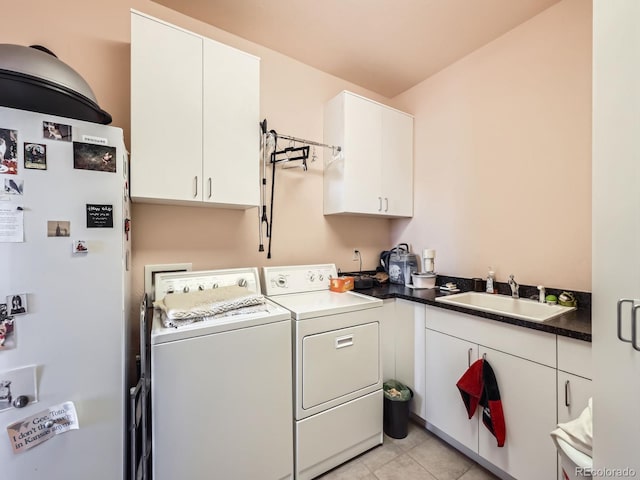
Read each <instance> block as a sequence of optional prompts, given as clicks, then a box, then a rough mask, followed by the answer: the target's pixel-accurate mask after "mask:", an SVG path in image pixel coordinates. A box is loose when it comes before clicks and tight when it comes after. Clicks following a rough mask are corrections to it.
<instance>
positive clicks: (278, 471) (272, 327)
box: [150, 268, 293, 480]
mask: <svg viewBox="0 0 640 480" xmlns="http://www.w3.org/2000/svg"><path fill="white" fill-rule="evenodd" d="M236 284H239V285H243V286H244V285H246V286H247V288H248V289H249V290H250V291H253V292H256V293H260V292H261V290H260V282H259V276H258V270H257V269H256V268H243V269H231V270H213V271H206V272H182V273H173V274H168V273H165V274H158V275H157V276H156V299H159V298H164V296H165V295H167V294H170V292H181V291H188V290H195V289H209V288H215V287H223V286H228V285H236ZM150 343H151V409H152V422H151V423H152V454H151V455H152V459H153V460H152V467H153V478H154V479H155V480H175V479H178V478H185V479H189V480H198V479H202V480H205V479H207V480H208V479H211V478H221V479H222V478H225V479H227V478H228V479H235V478H237V479H241V478H245V479H253V478H255V479H258V478H260V479H269V480H280V479H291V478H293V435H292V428H293V426H292V418H291V417H292V415H291V410H292V400H291V389H292V378H291V377H292V374H291V314H290V313H289V311H288V310H285V309H284V308H282V307H280V306H278V305H276V304H274V303H273V302H270V301H268V300H267V302H266V303H265V304H264V309H262V310H261V311H259V312H255V311H254V312H252V313H247V314H236V315H230V316H226V317H221V318H218V319H211V320H205V321H200V322H196V323H192V324H189V325H185V326H181V327H178V328H173V327H170V328H165V327H163V325H162V323H161V321H160V319H159V312H158V310H155V311H154V319H153V326H152V331H151V342H150Z"/></svg>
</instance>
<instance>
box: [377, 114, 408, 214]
mask: <svg viewBox="0 0 640 480" xmlns="http://www.w3.org/2000/svg"><path fill="white" fill-rule="evenodd" d="M381 181H382V185H381V195H382V199H383V208H382V210H383V213H384V214H386V215H394V216H403V217H411V216H413V117H411V116H410V115H407V114H406V113H402V112H399V111H397V110H394V109H391V108H384V107H383V108H382V180H381Z"/></svg>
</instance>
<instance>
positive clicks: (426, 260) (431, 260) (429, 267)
mask: <svg viewBox="0 0 640 480" xmlns="http://www.w3.org/2000/svg"><path fill="white" fill-rule="evenodd" d="M435 259H436V251H435V250H433V249H430V248H425V249H424V250H422V262H423V265H422V268H423V269H424V272H425V273H434V272H435V271H436V266H435Z"/></svg>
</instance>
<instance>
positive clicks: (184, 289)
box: [182, 285, 189, 293]
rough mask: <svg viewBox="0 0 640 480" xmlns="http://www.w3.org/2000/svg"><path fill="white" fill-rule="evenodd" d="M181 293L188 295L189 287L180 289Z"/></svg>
mask: <svg viewBox="0 0 640 480" xmlns="http://www.w3.org/2000/svg"><path fill="white" fill-rule="evenodd" d="M182 291H183V292H184V293H188V292H189V285H185V286H184V288H183V289H182Z"/></svg>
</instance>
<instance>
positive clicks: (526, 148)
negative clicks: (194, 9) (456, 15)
mask: <svg viewBox="0 0 640 480" xmlns="http://www.w3.org/2000/svg"><path fill="white" fill-rule="evenodd" d="M130 8H135V9H137V10H140V11H142V12H145V13H148V14H151V15H154V16H156V17H158V18H161V19H163V20H166V21H169V22H171V23H174V24H177V25H179V26H181V27H184V28H186V29H189V30H192V31H195V32H197V33H200V34H203V35H206V36H209V37H211V38H214V39H216V40H219V41H222V42H224V43H227V44H230V45H232V46H235V47H237V48H240V49H243V50H246V51H248V52H250V53H253V54H255V55H257V56H259V57H261V58H262V62H261V118H267V120H268V123H269V125H268V126H269V128H270V129H271V128H273V129H275V130H276V131H278V132H280V133H283V134H288V135H293V136H297V137H303V138H309V139H313V140H321V139H322V105H323V103H324V102H325V101H326V100H327V99H329V98H331V97H332V96H333V95H335V94H336V93H337V92H339V91H340V90H342V89H345V88H346V89H350V90H353V91H355V92H357V93H360V94H362V95H365V96H369V97H372V98H374V99H376V100H379V101H382V102H384V103H389V104H391V105H395V106H397V107H399V108H402V109H404V110H407V111H409V112H411V113H414V114H415V115H416V123H415V132H416V135H415V138H416V140H415V191H416V194H415V212H416V215H415V218H413V219H412V220H411V221H389V220H383V219H371V218H359V217H324V216H323V215H322V167H321V163H322V162H321V159H322V152H318V154H319V157H320V160H319V161H318V162H317V163H316V164H311V167H310V169H309V171H308V172H306V173H304V172H302V171H301V170H299V169H294V170H284V171H282V170H281V171H279V172H278V178H277V194H276V206H275V215H274V217H275V218H274V224H275V227H274V235H273V258H272V259H271V260H267V259H266V255H265V254H264V253H258V251H257V246H258V228H257V211H256V210H255V209H253V210H248V211H245V212H238V211H231V210H218V209H206V208H195V207H194V208H190V207H167V206H155V205H154V206H152V205H143V204H135V205H134V207H133V223H132V225H133V232H132V234H133V237H132V238H133V253H134V257H133V258H134V262H133V268H134V292H133V300H134V302H137V301H138V299H139V298H140V295H141V293H142V288H143V287H142V272H143V266H144V265H145V264H148V263H165V262H183V261H190V262H193V265H194V268H196V269H203V268H218V267H229V266H247V265H256V266H262V265H266V264H273V265H279V264H294V263H312V262H336V263H337V264H338V266H339V267H341V268H343V269H345V270H349V269H353V268H355V267H356V263H355V262H352V261H351V251H352V249H353V248H354V247H355V248H359V249H360V250H361V251H362V253H363V261H364V264H363V267H364V268H374V267H375V265H376V264H377V257H378V254H379V252H380V251H381V250H383V249H386V248H388V247H389V245H391V244H392V243H393V242H397V241H400V240H402V241H407V242H409V243H411V244H412V246H413V248H414V249H415V250H416V251H420V250H421V249H422V248H424V247H429V248H435V249H436V250H437V258H436V267H437V269H438V270H439V271H440V272H441V273H445V274H451V275H460V276H484V275H485V274H486V270H487V267H488V266H489V265H492V266H494V268H495V269H496V271H497V274H498V278H499V280H504V278H505V276H506V275H507V274H508V273H511V272H513V273H515V274H516V277H517V279H518V280H519V281H520V282H521V283H531V284H537V283H543V284H545V285H547V286H557V287H562V288H574V289H579V290H589V289H590V174H591V172H590V154H591V152H590V138H591V132H590V119H591V103H590V98H591V97H590V92H591V72H590V68H591V63H590V59H591V44H590V40H591V2H589V1H587V0H565V1H563V2H561V3H559V4H558V5H556V6H554V7H552V8H550V9H549V10H547V11H545V12H543V13H542V14H541V15H539V16H537V17H535V18H534V19H532V20H531V21H529V22H527V23H525V24H524V25H522V26H520V27H518V28H516V29H514V30H513V31H511V32H509V33H508V34H506V35H505V36H503V37H501V38H499V39H498V40H496V41H494V42H492V43H490V44H489V45H487V46H485V47H483V48H482V49H480V50H478V51H476V52H475V53H473V54H471V55H469V56H468V57H466V58H465V59H463V60H461V61H459V62H457V63H456V64H454V65H452V66H451V67H449V68H447V69H445V70H444V71H442V72H440V73H439V74H437V75H435V76H433V77H431V78H430V79H428V80H426V81H425V82H423V83H421V84H420V85H418V86H416V87H415V88H413V89H411V90H410V91H408V92H406V93H405V94H403V95H401V96H399V97H397V98H395V99H393V102H390V101H388V100H386V99H384V98H382V97H380V96H379V95H375V94H373V93H372V92H368V91H366V90H363V89H362V88H359V87H357V86H355V85H351V84H349V83H347V82H345V81H343V80H340V79H338V78H335V77H332V76H330V75H327V74H325V73H323V72H320V71H318V70H315V69H313V68H310V67H308V66H306V65H303V64H301V63H299V62H297V61H294V60H292V59H290V58H288V57H285V56H283V55H280V54H278V53H276V52H274V51H272V50H268V49H266V48H264V47H261V46H259V45H255V44H252V43H250V42H247V41H245V40H243V39H240V38H238V37H235V36H233V35H231V34H228V33H226V32H223V31H221V30H219V29H216V28H214V27H211V26H208V25H206V24H204V23H201V22H198V21H196V20H193V19H190V18H188V17H186V16H183V15H181V14H178V13H176V12H173V11H171V10H169V9H166V8H165V7H162V6H160V5H158V4H155V3H153V2H151V1H148V0H110V1H108V2H84V1H80V0H58V1H57V2H55V4H51V3H50V2H44V1H41V0H37V1H36V0H26V1H22V2H12V3H11V4H10V6H9V7H8V9H5V12H4V13H5V19H6V21H5V22H3V33H2V41H3V42H7V43H18V44H27V45H28V44H33V43H41V44H43V45H46V46H48V47H49V48H51V49H52V50H53V51H55V52H56V53H57V54H58V56H59V57H60V58H61V59H62V60H63V61H65V62H66V63H68V64H69V65H71V66H72V67H73V68H75V69H76V70H77V71H78V72H79V73H80V74H81V75H82V76H83V77H84V78H85V79H86V80H87V82H88V83H89V84H90V85H91V86H92V88H93V89H94V91H95V93H96V96H97V98H98V101H99V103H100V105H101V107H102V108H104V109H105V110H107V111H108V112H110V113H111V114H112V115H113V117H114V121H113V125H117V126H121V127H122V128H123V129H124V130H125V139H126V142H127V144H129V138H130V131H129V125H130V121H129V105H130V102H129V95H130V87H129V74H130V68H129V61H130V54H129V42H130V35H129V9H130ZM169 120H175V121H179V120H177V119H169ZM132 161H135V159H132Z"/></svg>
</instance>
